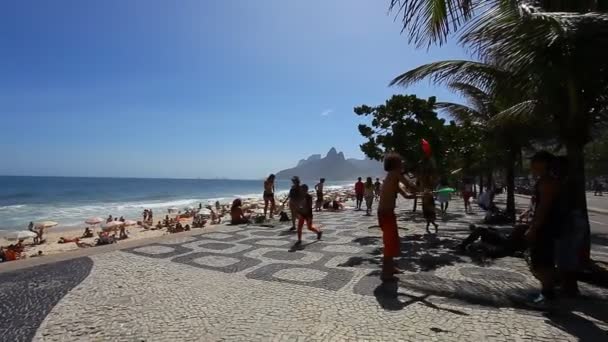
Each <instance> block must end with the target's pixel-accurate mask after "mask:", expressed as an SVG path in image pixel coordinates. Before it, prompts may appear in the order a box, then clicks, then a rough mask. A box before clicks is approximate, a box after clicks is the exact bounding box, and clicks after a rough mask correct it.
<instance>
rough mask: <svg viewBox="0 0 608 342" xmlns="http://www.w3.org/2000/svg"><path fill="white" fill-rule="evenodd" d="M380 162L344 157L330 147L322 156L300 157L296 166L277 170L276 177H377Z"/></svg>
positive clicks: (380, 170)
mask: <svg viewBox="0 0 608 342" xmlns="http://www.w3.org/2000/svg"><path fill="white" fill-rule="evenodd" d="M383 174H384V172H383V170H382V164H381V163H379V162H377V161H374V160H360V159H353V158H349V159H346V158H345V157H344V154H343V153H342V152H339V153H338V151H336V149H335V148H333V147H332V148H331V149H330V150H329V152H327V155H326V156H325V157H324V158H322V157H321V155H320V154H313V155H312V156H310V157H308V158H307V159H302V160H300V161H299V162H298V165H297V166H296V167H293V168H291V169H286V170H282V171H279V172H277V174H276V175H277V178H278V179H289V178H291V177H293V176H298V177H300V178H301V179H319V178H322V177H323V178H325V179H327V180H352V179H356V178H357V177H363V178H365V177H379V176H381V175H383Z"/></svg>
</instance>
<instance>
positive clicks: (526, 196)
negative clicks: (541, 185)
mask: <svg viewBox="0 0 608 342" xmlns="http://www.w3.org/2000/svg"><path fill="white" fill-rule="evenodd" d="M515 197H519V198H525V199H530V196H528V195H520V194H515ZM587 211H590V212H592V213H597V214H607V215H608V209H600V208H594V207H587Z"/></svg>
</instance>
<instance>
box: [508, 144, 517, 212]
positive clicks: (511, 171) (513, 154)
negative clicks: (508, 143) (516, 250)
mask: <svg viewBox="0 0 608 342" xmlns="http://www.w3.org/2000/svg"><path fill="white" fill-rule="evenodd" d="M508 158H509V159H508V160H507V180H506V183H507V216H508V217H509V219H510V220H511V222H515V160H516V159H517V149H515V148H512V149H511V151H509V155H508Z"/></svg>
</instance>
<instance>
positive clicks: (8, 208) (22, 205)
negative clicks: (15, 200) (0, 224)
mask: <svg viewBox="0 0 608 342" xmlns="http://www.w3.org/2000/svg"><path fill="white" fill-rule="evenodd" d="M23 207H25V204H13V205H5V206H0V210H14V209H21V208H23Z"/></svg>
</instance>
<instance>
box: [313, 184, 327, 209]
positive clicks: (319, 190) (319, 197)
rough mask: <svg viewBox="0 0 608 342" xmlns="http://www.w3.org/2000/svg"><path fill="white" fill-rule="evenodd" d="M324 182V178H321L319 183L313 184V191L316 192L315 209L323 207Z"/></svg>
mask: <svg viewBox="0 0 608 342" xmlns="http://www.w3.org/2000/svg"><path fill="white" fill-rule="evenodd" d="M324 184H325V178H321V179H320V180H319V183H317V185H315V191H316V192H317V202H316V204H315V210H316V211H321V208H322V207H323V185H324Z"/></svg>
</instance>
